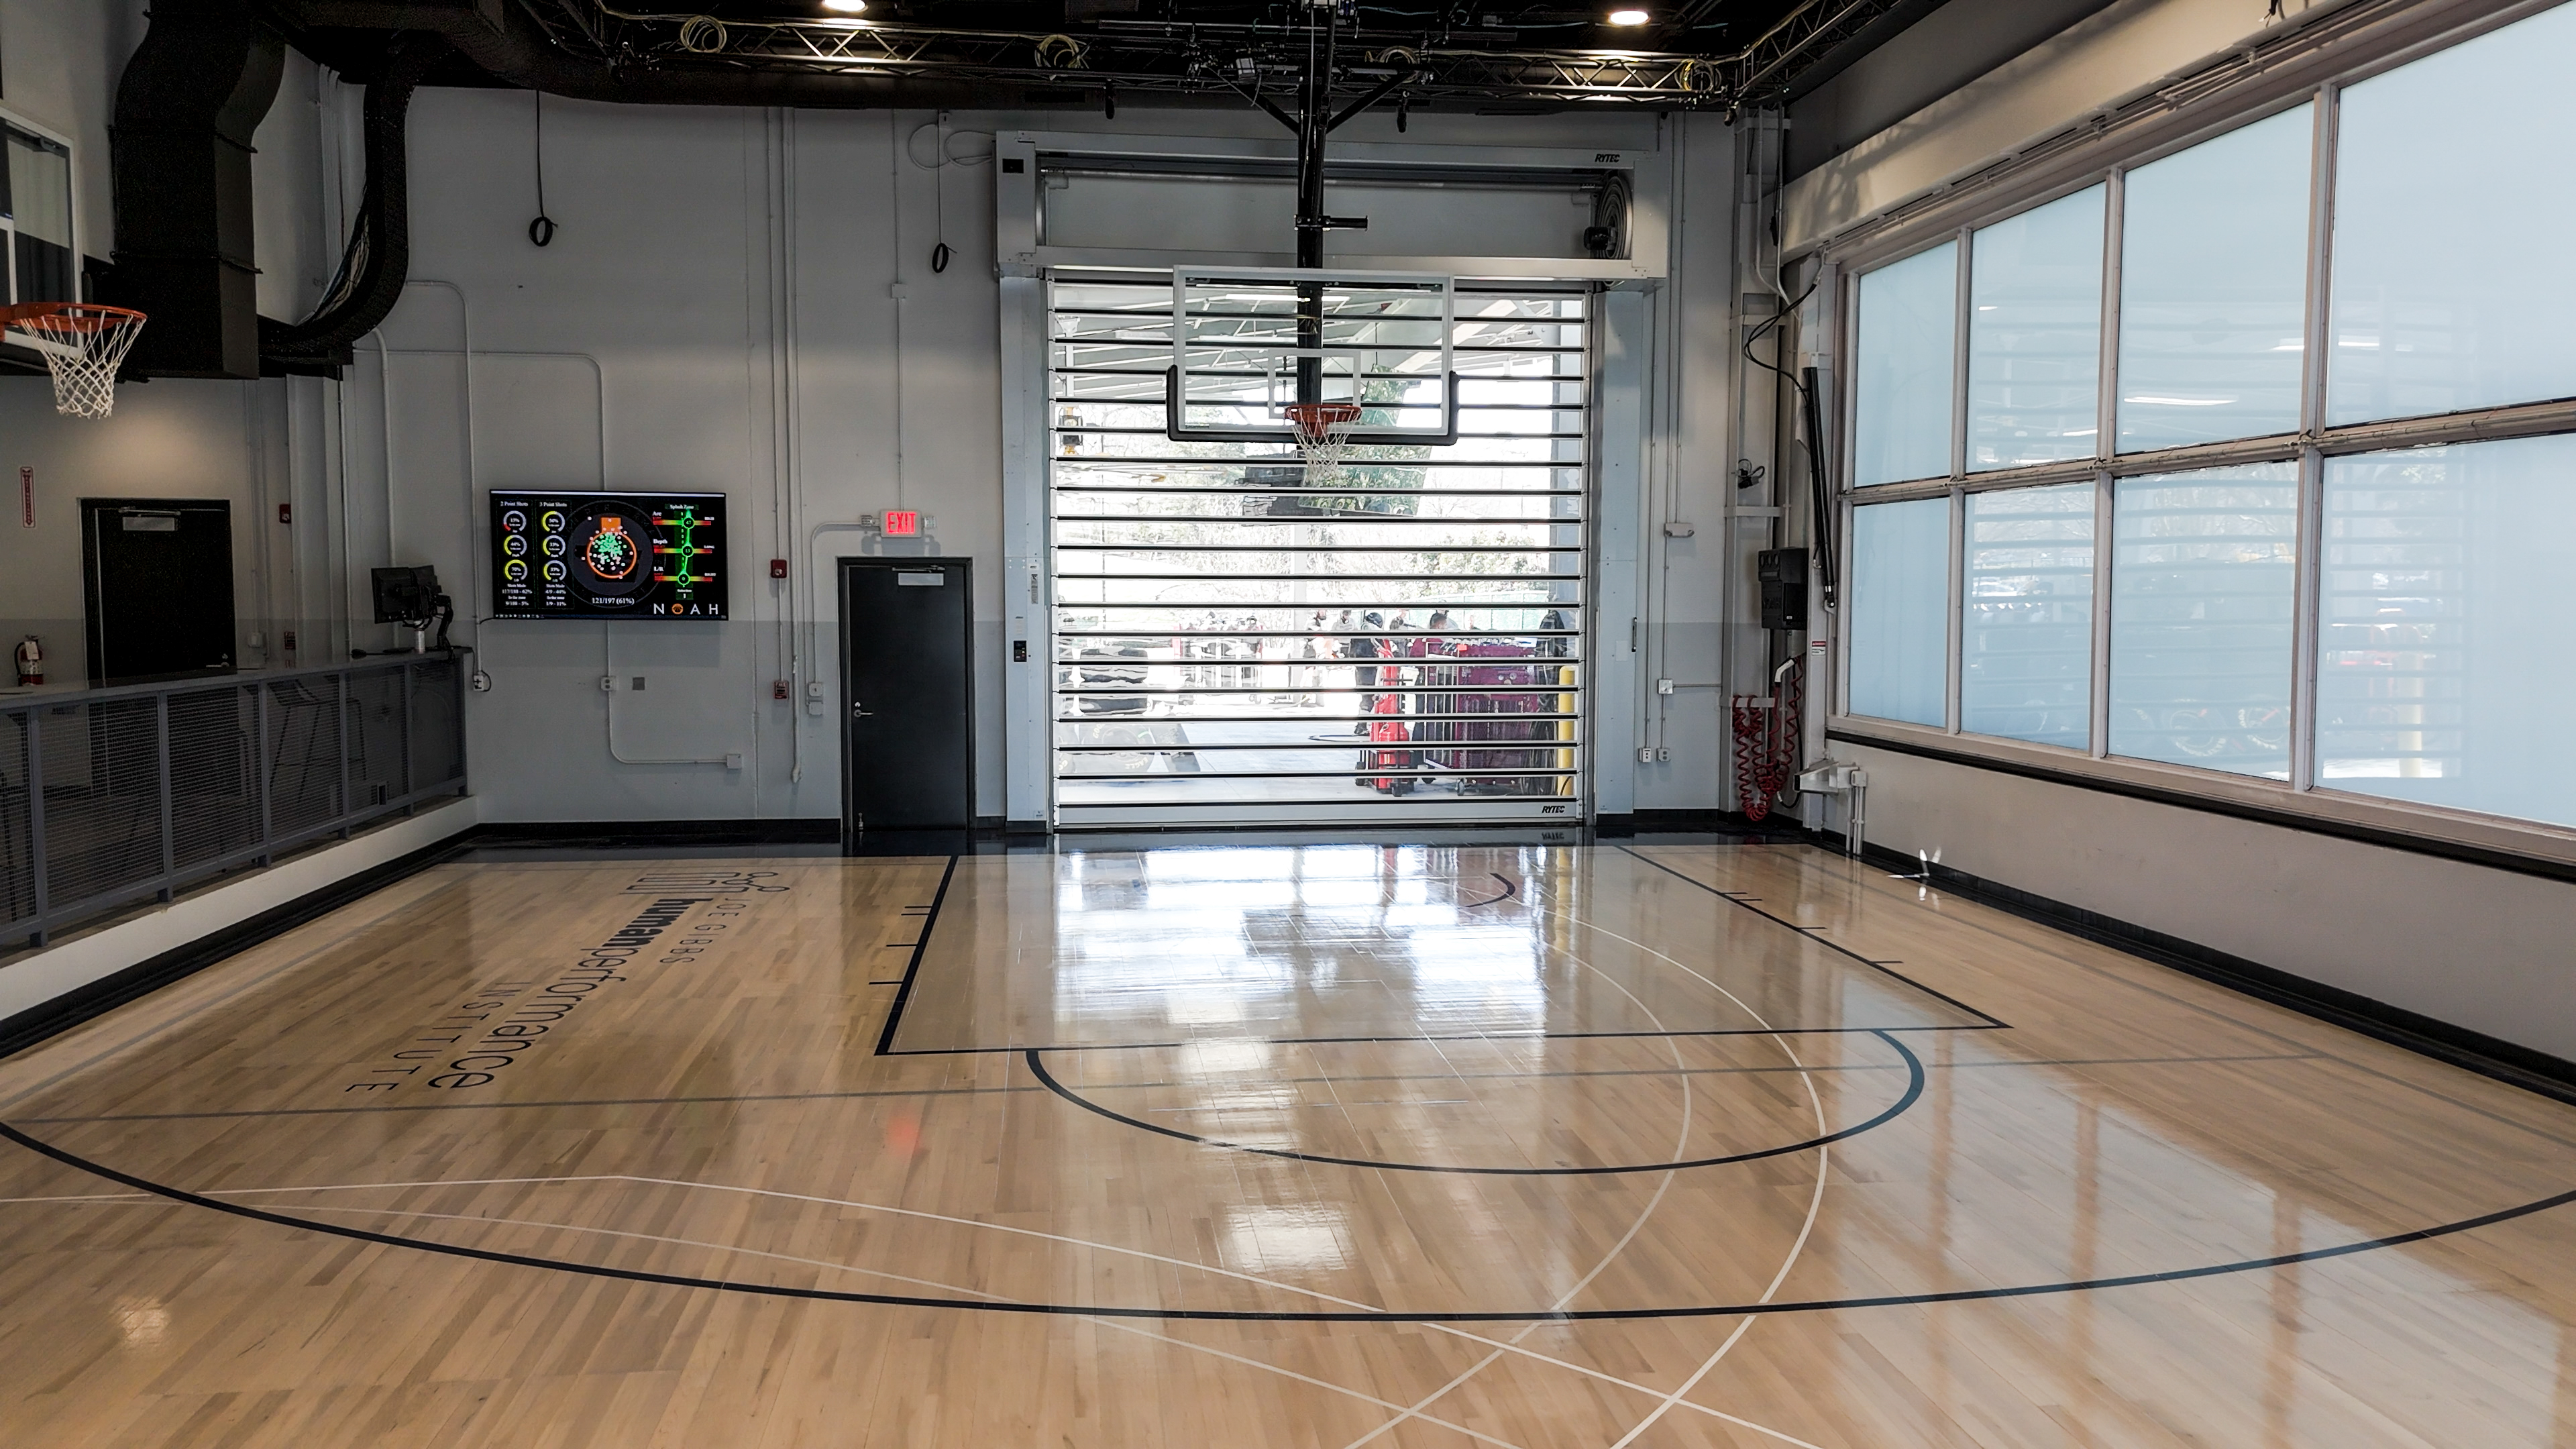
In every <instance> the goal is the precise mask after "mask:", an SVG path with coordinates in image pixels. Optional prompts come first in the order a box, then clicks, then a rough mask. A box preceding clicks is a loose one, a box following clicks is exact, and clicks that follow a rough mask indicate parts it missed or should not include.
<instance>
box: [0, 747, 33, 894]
mask: <svg viewBox="0 0 2576 1449" xmlns="http://www.w3.org/2000/svg"><path fill="white" fill-rule="evenodd" d="M32 718H33V716H32V715H31V714H29V712H27V711H25V710H13V711H11V712H9V713H7V714H0V922H8V923H11V924H15V923H16V922H19V921H24V920H27V919H30V918H31V917H33V916H34V915H35V914H36V850H35V838H34V826H35V822H34V820H33V818H32V817H31V815H30V813H29V811H30V808H31V806H32V805H33V803H34V802H33V800H32V799H31V797H30V790H29V784H30V781H31V779H32V775H31V772H30V771H29V769H28V766H29V763H30V762H29V760H28V756H27V744H28V736H29V733H30V730H31V724H30V721H31V719H32Z"/></svg>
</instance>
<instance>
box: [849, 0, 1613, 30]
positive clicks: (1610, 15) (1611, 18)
mask: <svg viewBox="0 0 2576 1449" xmlns="http://www.w3.org/2000/svg"><path fill="white" fill-rule="evenodd" d="M827 3H828V0H827ZM1608 18H1609V21H1610V23H1611V24H1613V25H1643V24H1645V23H1646V22H1647V21H1649V20H1652V19H1654V18H1655V17H1654V16H1652V15H1650V14H1648V13H1647V12H1645V11H1643V10H1613V11H1611V12H1610V14H1609V17H1608Z"/></svg>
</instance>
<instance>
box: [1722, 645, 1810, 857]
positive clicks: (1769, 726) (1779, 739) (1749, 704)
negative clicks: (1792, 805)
mask: <svg viewBox="0 0 2576 1449" xmlns="http://www.w3.org/2000/svg"><path fill="white" fill-rule="evenodd" d="M1806 693H1807V686H1806V670H1805V669H1804V668H1802V667H1801V665H1800V662H1799V661H1798V660H1795V659H1792V660H1790V661H1789V662H1788V663H1787V664H1784V665H1782V666H1781V667H1780V672H1779V673H1777V674H1774V675H1773V676H1771V696H1770V698H1769V699H1767V700H1766V699H1764V698H1763V697H1762V696H1760V695H1758V694H1739V695H1737V696H1735V698H1734V700H1733V701H1732V703H1733V705H1734V708H1735V791H1736V796H1737V798H1738V799H1739V800H1740V801H1741V802H1742V805H1743V809H1744V818H1745V819H1747V820H1760V819H1762V818H1763V817H1764V816H1767V815H1769V814H1770V813H1771V810H1772V807H1773V806H1775V805H1777V804H1779V803H1780V799H1781V797H1782V796H1784V795H1785V794H1787V793H1788V790H1789V781H1790V780H1791V778H1792V777H1794V776H1795V775H1796V774H1797V770H1798V716H1799V714H1800V712H1801V708H1802V706H1803V705H1804V704H1805V702H1806ZM1765 706H1767V708H1766V707H1765Z"/></svg>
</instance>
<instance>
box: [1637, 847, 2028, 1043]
mask: <svg viewBox="0 0 2576 1449" xmlns="http://www.w3.org/2000/svg"><path fill="white" fill-rule="evenodd" d="M1609 848H1610V849H1612V850H1616V851H1618V852H1619V853H1620V854H1621V855H1624V856H1627V857H1628V858H1629V859H1631V860H1635V861H1639V862H1641V863H1643V864H1646V865H1651V866H1653V867H1654V868H1655V869H1657V870H1660V871H1662V872H1663V873H1664V874H1666V875H1668V876H1671V877H1672V878H1673V879H1675V880H1677V881H1683V882H1686V883H1688V884H1690V885H1695V886H1697V887H1699V888H1700V889H1701V890H1704V891H1706V892H1708V893H1709V894H1710V895H1713V896H1715V897H1717V898H1718V899H1719V900H1722V901H1724V902H1726V903H1727V904H1729V905H1731V906H1736V907H1739V908H1741V909H1743V910H1748V911H1751V912H1752V913H1753V914H1755V915H1757V916H1760V917H1761V918H1762V919H1764V920H1766V921H1769V922H1770V923H1772V924H1773V925H1775V926H1779V927H1782V928H1783V929H1786V930H1791V931H1795V932H1797V933H1798V934H1799V935H1801V936H1804V937H1805V938H1807V939H1808V940H1810V941H1813V942H1815V943H1816V944H1817V945H1819V946H1822V947H1824V948H1825V949H1826V950H1828V951H1833V952H1837V953H1839V954H1841V955H1844V956H1849V957H1850V958H1852V959H1853V960H1855V961H1858V962H1859V963H1860V964H1862V965H1863V966H1866V967H1868V968H1869V969H1871V970H1872V971H1876V972H1879V973H1881V974H1883V975H1887V976H1892V977H1894V978H1896V979H1897V980H1899V981H1902V982H1904V983H1905V984H1906V985H1908V986H1911V987H1913V988H1914V989H1915V990H1917V991H1920V992H1922V993H1923V994H1924V995H1926V996H1929V997H1931V998H1932V999H1933V1000H1935V1001H1944V1002H1948V1003H1949V1004H1950V1005H1952V1006H1955V1007H1957V1008H1959V1009H1960V1010H1961V1011H1964V1012H1966V1013H1968V1014H1969V1015H1970V1016H1973V1017H1975V1018H1977V1019H1978V1020H1979V1021H1982V1022H1984V1023H1985V1024H1986V1025H1988V1026H1994V1027H2009V1026H2010V1025H2011V1023H2010V1022H2007V1021H2005V1020H2004V1019H2003V1018H2002V1017H1999V1016H1997V1015H1995V1014H1994V1013H1992V1012H1989V1011H1980V1010H1978V1009H1977V1008H1975V1007H1973V1006H1970V1005H1969V1004H1968V1003H1966V1002H1964V1001H1961V1000H1960V999H1959V998H1957V997H1955V996H1951V995H1949V994H1947V993H1946V992H1940V991H1935V990H1933V989H1932V988H1931V987H1929V986H1926V985H1924V984H1923V983H1922V982H1920V981H1917V980H1915V979H1914V978H1913V977H1911V976H1908V975H1906V974H1905V973H1904V972H1902V971H1896V970H1891V969H1890V968H1891V967H1893V966H1896V965H1899V964H1901V963H1898V962H1893V961H1873V960H1871V959H1870V958H1869V957H1867V956H1864V955H1862V954H1861V953H1859V952H1858V951H1855V950H1853V949H1852V948H1850V947H1849V946H1846V945H1843V944H1842V943H1840V942H1838V941H1828V940H1826V939H1825V938H1824V936H1823V934H1822V933H1820V932H1819V931H1817V930H1816V929H1815V928H1814V927H1812V926H1801V925H1799V924H1798V923H1797V922H1795V921H1791V920H1785V919H1783V918H1781V917H1779V916H1775V915H1773V914H1771V913H1770V912H1769V911H1766V910H1763V909H1762V908H1761V907H1759V906H1757V905H1755V904H1753V903H1752V902H1751V901H1749V900H1745V899H1743V898H1742V897H1740V896H1738V895H1736V894H1735V893H1733V892H1731V891H1722V890H1719V889H1718V888H1717V887H1715V886H1713V885H1710V884H1709V883H1708V882H1706V881H1704V880H1694V879H1692V878H1691V877H1690V876H1686V875H1684V874H1682V873H1681V872H1680V871H1677V870H1675V869H1673V868H1672V867H1671V866H1669V865H1666V864H1664V863H1663V862H1662V861H1660V860H1656V859H1655V858H1653V857H1652V856H1645V855H1639V854H1637V852H1636V851H1634V850H1632V849H1630V848H1629V847H1627V846H1624V845H1614V846H1611V847H1609Z"/></svg>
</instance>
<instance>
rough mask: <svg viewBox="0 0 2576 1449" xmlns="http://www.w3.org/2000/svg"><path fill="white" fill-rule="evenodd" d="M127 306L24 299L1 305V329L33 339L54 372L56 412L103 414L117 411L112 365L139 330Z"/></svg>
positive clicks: (136, 317) (86, 415)
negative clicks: (24, 301) (22, 301)
mask: <svg viewBox="0 0 2576 1449" xmlns="http://www.w3.org/2000/svg"><path fill="white" fill-rule="evenodd" d="M143 321H144V318H143V314H142V313H140V312H137V311H135V310H134V309H133V308H131V307H106V306H101V305H99V304H98V303H95V302H27V303H22V304H20V305H18V306H15V307H0V334H5V333H9V332H16V333H21V334H24V335H25V336H27V337H31V338H34V339H35V340H36V342H37V343H38V344H39V345H38V346H37V348H36V351H37V352H38V353H39V354H41V355H42V356H43V357H44V359H45V369H46V371H48V372H51V373H52V374H53V375H54V411H55V412H58V413H61V414H62V415H64V416H65V417H73V418H103V417H106V416H108V415H109V414H110V413H113V412H115V411H116V369H117V368H118V367H119V366H121V365H122V364H123V363H124V361H125V354H126V353H127V352H128V351H130V350H132V348H133V346H134V339H135V336H136V335H137V334H139V333H140V332H142V330H143Z"/></svg>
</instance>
